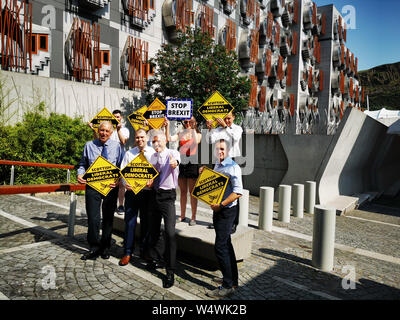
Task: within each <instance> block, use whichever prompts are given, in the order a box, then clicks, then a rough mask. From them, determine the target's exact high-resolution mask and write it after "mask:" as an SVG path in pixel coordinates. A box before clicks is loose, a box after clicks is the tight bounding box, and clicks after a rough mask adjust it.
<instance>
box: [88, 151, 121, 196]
mask: <svg viewBox="0 0 400 320" xmlns="http://www.w3.org/2000/svg"><path fill="white" fill-rule="evenodd" d="M120 175H121V172H120V171H119V168H118V167H117V166H114V165H113V164H112V163H111V162H109V161H108V160H107V159H105V158H103V157H102V156H98V157H97V159H96V160H95V161H94V162H93V163H92V165H91V166H90V167H89V169H87V170H86V172H85V174H84V175H83V177H82V178H83V179H85V180H86V183H87V184H88V185H89V186H91V187H92V188H93V189H95V190H97V191H98V192H100V193H101V194H102V195H103V196H107V194H108V193H109V192H110V191H111V189H112V188H111V187H109V185H110V184H111V183H115V182H117V181H118V178H119V177H120Z"/></svg>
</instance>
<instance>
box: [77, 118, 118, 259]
mask: <svg viewBox="0 0 400 320" xmlns="http://www.w3.org/2000/svg"><path fill="white" fill-rule="evenodd" d="M98 132H99V134H98V139H95V140H93V141H89V142H87V143H86V144H85V147H84V149H83V154H82V158H81V160H80V161H79V165H78V172H77V174H78V175H77V180H78V182H79V183H81V184H86V180H84V179H83V175H84V174H85V172H86V170H87V169H88V168H89V167H90V166H91V165H92V163H93V162H94V161H95V160H96V159H97V158H98V156H100V155H101V156H102V157H103V158H105V159H107V160H108V161H109V162H111V163H112V164H113V165H115V166H117V167H120V165H121V161H122V159H123V157H124V154H125V151H124V148H123V147H122V146H121V144H120V143H119V142H117V141H114V140H111V139H110V137H111V134H112V132H113V126H112V124H111V122H109V121H103V122H102V123H100V126H99V129H98ZM110 187H111V188H113V189H112V190H111V191H110V192H109V193H108V194H107V196H103V195H102V194H101V193H99V192H98V191H96V190H95V189H93V188H92V187H90V186H89V185H87V184H86V188H85V204H86V213H87V216H88V233H87V240H88V242H89V246H90V250H89V252H88V253H87V254H85V255H83V256H82V260H87V259H96V258H97V257H98V256H99V255H101V257H102V258H103V259H108V258H109V257H110V254H109V248H110V246H111V234H112V226H113V220H114V211H115V209H116V207H117V197H118V182H117V183H113V184H110ZM100 208H101V210H102V212H103V221H102V235H101V238H100V225H101V214H100Z"/></svg>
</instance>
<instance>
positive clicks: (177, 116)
mask: <svg viewBox="0 0 400 320" xmlns="http://www.w3.org/2000/svg"><path fill="white" fill-rule="evenodd" d="M192 114H193V101H192V100H191V99H189V100H167V118H168V120H189V119H190V118H191V117H192Z"/></svg>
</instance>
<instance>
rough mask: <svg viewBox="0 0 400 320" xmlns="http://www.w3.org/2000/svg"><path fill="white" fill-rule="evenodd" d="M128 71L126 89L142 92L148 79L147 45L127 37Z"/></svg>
mask: <svg viewBox="0 0 400 320" xmlns="http://www.w3.org/2000/svg"><path fill="white" fill-rule="evenodd" d="M128 41H129V58H128V60H129V71H128V87H129V89H133V90H143V89H144V85H145V82H146V79H148V64H149V62H148V60H149V59H148V52H149V44H148V42H147V41H143V40H140V39H137V38H133V37H132V36H130V37H129V40H128Z"/></svg>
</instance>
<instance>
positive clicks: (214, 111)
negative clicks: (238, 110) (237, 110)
mask: <svg viewBox="0 0 400 320" xmlns="http://www.w3.org/2000/svg"><path fill="white" fill-rule="evenodd" d="M233 110H234V108H233V107H232V105H231V104H230V103H229V102H228V101H227V100H226V99H225V98H224V97H223V96H222V95H221V94H220V93H219V92H218V91H215V92H214V93H213V94H212V95H211V97H210V98H208V100H207V101H206V102H204V103H203V105H202V106H201V107H200V108H199V110H198V111H199V113H200V114H201V115H202V116H203V118H204V119H206V120H213V123H212V127H213V128H215V127H217V125H218V122H217V121H215V119H217V118H221V119H224V118H225V117H226V116H227V115H228V114H229V113H231V112H232V111H233Z"/></svg>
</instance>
